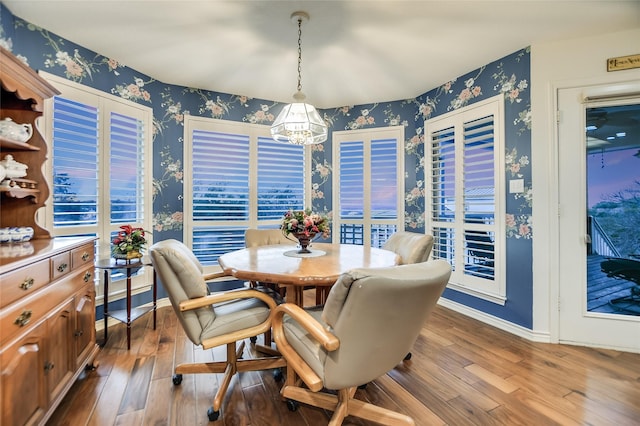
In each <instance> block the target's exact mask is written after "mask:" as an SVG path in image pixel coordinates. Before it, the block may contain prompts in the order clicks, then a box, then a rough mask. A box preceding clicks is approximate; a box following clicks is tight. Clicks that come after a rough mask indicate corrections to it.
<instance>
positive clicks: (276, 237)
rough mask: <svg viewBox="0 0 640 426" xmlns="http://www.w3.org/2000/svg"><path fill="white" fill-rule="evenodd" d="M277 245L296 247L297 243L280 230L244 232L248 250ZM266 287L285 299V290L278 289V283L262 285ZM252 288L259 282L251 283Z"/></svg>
mask: <svg viewBox="0 0 640 426" xmlns="http://www.w3.org/2000/svg"><path fill="white" fill-rule="evenodd" d="M277 244H286V245H290V246H295V245H296V242H295V241H293V240H289V239H288V238H286V237H285V236H284V234H283V233H282V231H281V230H280V229H247V230H246V231H245V232H244V245H245V247H247V248H250V247H260V246H271V245H277ZM260 284H262V285H264V286H266V287H269V288H272V289H273V290H276V291H278V292H279V293H280V295H281V296H283V297H284V290H285V289H284V288H281V287H278V284H277V283H260ZM250 285H251V287H256V286H257V285H258V283H257V282H255V281H251V282H250Z"/></svg>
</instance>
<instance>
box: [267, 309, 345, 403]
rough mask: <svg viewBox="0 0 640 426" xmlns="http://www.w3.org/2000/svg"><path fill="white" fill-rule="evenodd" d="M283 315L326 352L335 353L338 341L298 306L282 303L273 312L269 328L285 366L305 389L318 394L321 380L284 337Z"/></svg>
mask: <svg viewBox="0 0 640 426" xmlns="http://www.w3.org/2000/svg"><path fill="white" fill-rule="evenodd" d="M285 314H287V315H289V316H290V317H291V318H293V319H294V320H295V321H296V322H298V323H299V324H300V325H301V326H302V327H303V328H304V329H305V330H307V331H308V332H309V333H310V334H311V336H313V338H314V339H316V340H317V341H318V342H319V343H320V344H321V345H322V346H323V347H324V348H325V349H326V350H328V351H335V350H336V349H338V347H339V346H340V341H339V340H338V338H337V337H336V336H334V335H333V334H331V333H330V332H328V331H327V330H325V329H324V327H323V326H322V324H320V323H318V321H316V320H315V319H314V318H313V317H312V316H311V315H309V314H308V313H307V312H305V310H304V309H302V308H301V307H299V306H298V305H295V304H293V303H284V304H282V305H278V306H277V307H276V308H275V310H274V311H273V319H272V321H271V328H272V330H273V331H272V333H273V338H274V340H275V341H276V345H277V347H278V351H279V352H280V353H281V354H282V356H283V357H284V358H285V359H286V360H287V365H288V366H290V367H291V368H293V369H294V370H295V372H296V373H297V374H298V376H300V378H301V379H302V381H304V382H305V384H306V385H307V387H308V388H309V389H310V390H311V391H312V392H318V391H320V390H321V389H322V387H323V383H322V379H321V378H320V377H318V375H317V374H316V373H315V371H313V370H312V369H311V367H309V364H307V362H305V360H303V359H302V358H301V357H300V355H299V354H298V353H297V352H296V351H295V349H293V347H292V346H291V345H290V344H289V342H288V341H287V338H286V337H285V334H284V328H283V318H284V315H285Z"/></svg>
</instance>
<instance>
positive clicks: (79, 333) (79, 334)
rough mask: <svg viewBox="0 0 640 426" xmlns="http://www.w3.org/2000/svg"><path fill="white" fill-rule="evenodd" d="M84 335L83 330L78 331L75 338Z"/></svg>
mask: <svg viewBox="0 0 640 426" xmlns="http://www.w3.org/2000/svg"><path fill="white" fill-rule="evenodd" d="M83 334H84V331H82V330H76V332H75V336H76V337H80V336H82V335H83Z"/></svg>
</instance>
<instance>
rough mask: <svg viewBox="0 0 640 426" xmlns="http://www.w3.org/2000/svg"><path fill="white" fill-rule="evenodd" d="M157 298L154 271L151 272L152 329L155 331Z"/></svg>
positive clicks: (156, 281)
mask: <svg viewBox="0 0 640 426" xmlns="http://www.w3.org/2000/svg"><path fill="white" fill-rule="evenodd" d="M157 298H158V279H157V277H156V270H155V269H154V270H153V329H154V330H155V329H156V307H157V303H156V300H157Z"/></svg>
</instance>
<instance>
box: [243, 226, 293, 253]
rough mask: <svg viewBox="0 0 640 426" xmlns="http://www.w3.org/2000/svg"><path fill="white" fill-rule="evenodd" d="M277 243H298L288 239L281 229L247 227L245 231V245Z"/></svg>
mask: <svg viewBox="0 0 640 426" xmlns="http://www.w3.org/2000/svg"><path fill="white" fill-rule="evenodd" d="M275 244H287V245H293V246H295V245H296V242H295V241H293V240H289V239H287V238H286V237H285V236H284V234H283V233H282V231H281V230H280V229H247V230H246V231H245V232H244V245H245V247H247V248H248V247H259V246H270V245H275Z"/></svg>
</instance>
